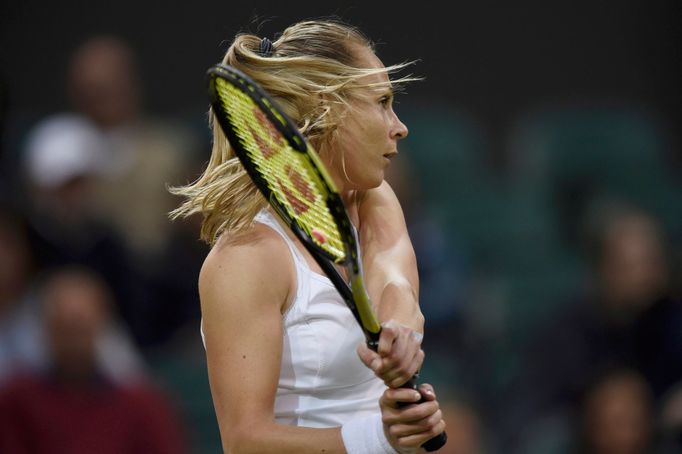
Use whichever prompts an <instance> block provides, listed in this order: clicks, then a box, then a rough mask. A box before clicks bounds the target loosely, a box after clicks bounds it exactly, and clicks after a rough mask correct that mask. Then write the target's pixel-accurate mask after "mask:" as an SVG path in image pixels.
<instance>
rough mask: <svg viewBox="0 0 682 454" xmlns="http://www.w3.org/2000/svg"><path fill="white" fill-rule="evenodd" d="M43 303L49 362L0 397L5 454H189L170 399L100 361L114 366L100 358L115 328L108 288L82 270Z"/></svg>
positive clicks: (70, 273)
mask: <svg viewBox="0 0 682 454" xmlns="http://www.w3.org/2000/svg"><path fill="white" fill-rule="evenodd" d="M41 296H42V299H43V304H44V306H43V321H44V325H43V328H44V330H45V334H46V339H47V347H48V358H49V362H48V363H47V364H46V368H45V369H43V370H40V371H34V372H32V373H27V372H24V373H22V374H20V375H17V376H16V377H15V378H14V379H13V380H11V381H9V382H8V383H7V384H6V386H5V387H4V388H3V389H2V390H1V391H0V452H7V453H13V454H20V453H43V452H50V453H69V454H75V453H81V452H82V453H91V452H98V453H116V454H120V453H182V452H184V446H185V445H184V443H185V440H184V439H183V431H182V430H181V426H180V424H179V420H178V419H177V417H176V415H175V413H174V411H173V409H172V406H171V405H170V402H169V401H167V400H166V397H165V396H164V395H163V394H162V393H160V392H159V390H158V389H156V388H155V386H154V385H153V384H152V383H150V382H146V381H139V380H138V381H134V382H128V383H126V384H125V385H123V384H119V383H118V382H116V381H112V380H111V379H110V377H111V371H107V370H105V369H106V367H103V366H104V365H103V364H102V363H101V361H100V360H101V359H102V358H107V359H108V360H109V361H110V360H111V358H112V357H111V356H110V355H104V356H103V355H101V354H100V353H99V352H98V350H99V349H100V348H101V341H102V339H103V337H105V333H106V331H107V330H108V329H109V328H110V325H111V323H112V320H111V313H110V301H109V296H108V294H107V290H106V286H105V285H104V284H103V282H101V281H99V280H98V279H97V278H96V277H95V276H94V275H92V274H90V273H89V272H87V271H84V270H75V269H68V270H62V271H58V272H55V273H54V274H52V275H51V276H50V277H49V278H48V280H47V281H46V283H45V285H44V287H43V291H42V293H41ZM118 359H120V358H118ZM110 365H111V363H110ZM116 367H119V368H122V369H125V368H126V367H127V364H126V363H125V361H123V362H122V363H118V365H117V366H116ZM119 372H120V371H119Z"/></svg>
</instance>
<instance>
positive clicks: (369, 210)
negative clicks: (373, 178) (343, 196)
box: [358, 181, 405, 231]
mask: <svg viewBox="0 0 682 454" xmlns="http://www.w3.org/2000/svg"><path fill="white" fill-rule="evenodd" d="M358 214H359V216H360V222H361V226H370V227H377V225H380V226H383V228H394V229H397V230H398V231H403V230H405V216H404V214H403V210H402V207H401V206H400V201H399V200H398V197H397V196H396V194H395V192H394V191H393V189H392V188H391V186H390V185H389V184H388V182H386V181H384V182H382V183H381V185H380V186H378V187H376V188H374V189H370V190H368V191H365V192H364V193H363V194H362V196H361V197H360V199H359V201H358Z"/></svg>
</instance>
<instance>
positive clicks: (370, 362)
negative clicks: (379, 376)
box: [357, 342, 382, 373]
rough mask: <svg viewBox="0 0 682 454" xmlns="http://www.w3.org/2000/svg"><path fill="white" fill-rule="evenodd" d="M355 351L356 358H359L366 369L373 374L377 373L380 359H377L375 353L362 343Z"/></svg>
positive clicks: (380, 362) (377, 356) (380, 363)
mask: <svg viewBox="0 0 682 454" xmlns="http://www.w3.org/2000/svg"><path fill="white" fill-rule="evenodd" d="M357 351H358V356H359V357H360V360H361V361H362V363H363V364H364V365H365V366H367V367H368V368H370V369H372V370H373V371H374V372H375V373H377V372H378V370H379V369H380V368H381V366H382V361H381V357H379V355H378V354H377V353H376V352H374V351H372V350H371V349H370V348H369V347H367V344H365V343H364V342H362V343H360V345H358V349H357Z"/></svg>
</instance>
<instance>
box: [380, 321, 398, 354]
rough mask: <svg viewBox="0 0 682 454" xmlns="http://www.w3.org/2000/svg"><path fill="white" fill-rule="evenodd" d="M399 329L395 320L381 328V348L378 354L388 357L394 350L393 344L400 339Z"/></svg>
mask: <svg viewBox="0 0 682 454" xmlns="http://www.w3.org/2000/svg"><path fill="white" fill-rule="evenodd" d="M398 332H399V327H398V326H397V324H396V323H395V322H394V321H393V320H389V321H388V322H386V323H384V324H383V325H382V326H381V335H380V336H379V346H378V348H377V353H379V355H381V356H388V355H389V353H390V352H391V350H392V348H393V342H394V341H395V339H396V337H398Z"/></svg>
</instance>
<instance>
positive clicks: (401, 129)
mask: <svg viewBox="0 0 682 454" xmlns="http://www.w3.org/2000/svg"><path fill="white" fill-rule="evenodd" d="M393 120H394V121H393V128H392V131H391V132H392V133H391V137H392V138H394V139H396V140H401V139H404V138H405V137H407V134H408V133H409V131H408V129H407V126H405V123H403V122H402V121H400V118H398V115H396V114H395V113H393Z"/></svg>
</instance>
